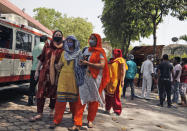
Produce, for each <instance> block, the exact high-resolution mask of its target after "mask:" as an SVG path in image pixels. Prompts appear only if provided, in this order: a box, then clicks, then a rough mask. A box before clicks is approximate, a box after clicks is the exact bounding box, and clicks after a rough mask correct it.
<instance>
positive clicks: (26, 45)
mask: <svg viewBox="0 0 187 131" xmlns="http://www.w3.org/2000/svg"><path fill="white" fill-rule="evenodd" d="M31 46H32V36H31V35H30V34H27V33H24V32H21V31H17V32H16V50H24V51H29V52H31Z"/></svg>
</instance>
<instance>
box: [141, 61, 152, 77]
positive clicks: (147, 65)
mask: <svg viewBox="0 0 187 131" xmlns="http://www.w3.org/2000/svg"><path fill="white" fill-rule="evenodd" d="M153 69H154V68H153V63H152V61H151V60H149V59H147V60H146V61H144V62H143V64H142V66H141V73H143V77H147V78H149V77H151V74H152V73H154V71H153Z"/></svg>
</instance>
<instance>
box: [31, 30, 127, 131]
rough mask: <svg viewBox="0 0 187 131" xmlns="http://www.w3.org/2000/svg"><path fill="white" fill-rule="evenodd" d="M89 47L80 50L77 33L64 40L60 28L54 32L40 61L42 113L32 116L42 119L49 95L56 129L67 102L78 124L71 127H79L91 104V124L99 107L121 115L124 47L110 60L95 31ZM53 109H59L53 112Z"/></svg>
mask: <svg viewBox="0 0 187 131" xmlns="http://www.w3.org/2000/svg"><path fill="white" fill-rule="evenodd" d="M88 43H89V47H85V48H84V49H83V50H81V49H80V43H79V41H78V40H77V39H76V38H75V37H74V36H68V37H67V38H66V39H65V40H63V33H62V32H61V31H59V30H57V31H55V32H54V33H53V38H52V40H51V43H50V44H48V43H46V44H45V46H44V49H43V52H42V54H41V55H40V56H39V57H38V60H39V63H38V66H37V70H36V73H35V79H37V78H38V76H39V83H38V91H37V95H36V98H37V112H38V114H37V115H36V116H34V117H32V118H31V119H30V121H32V122H34V121H37V120H41V118H42V114H43V109H44V104H45V98H50V104H49V107H50V109H51V110H50V117H51V118H53V122H52V123H51V125H50V128H55V127H56V126H57V125H58V124H60V122H61V121H62V118H63V114H64V111H65V109H66V103H67V102H68V103H69V105H70V111H71V113H72V119H73V121H74V126H73V127H71V128H70V129H69V130H73V131H75V130H79V129H80V127H81V126H82V117H83V112H84V109H85V106H86V104H87V106H88V116H87V120H88V127H89V128H92V127H93V121H94V119H95V117H96V113H97V110H98V107H99V106H104V105H105V108H106V111H107V112H109V111H110V108H111V107H113V109H114V112H115V113H116V114H117V115H120V113H121V110H122V107H121V101H120V96H121V92H122V87H123V85H124V77H125V71H126V70H127V67H126V66H125V65H126V63H125V60H124V59H123V58H122V53H121V50H120V49H116V50H114V51H113V56H114V57H113V58H112V59H111V60H110V61H109V63H108V62H107V58H106V54H105V51H104V49H103V48H102V39H101V37H100V35H99V34H95V33H94V34H91V35H90V38H89V40H88ZM53 110H55V112H54V113H53Z"/></svg>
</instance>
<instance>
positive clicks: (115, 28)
mask: <svg viewBox="0 0 187 131" xmlns="http://www.w3.org/2000/svg"><path fill="white" fill-rule="evenodd" d="M103 1H104V9H103V13H102V16H101V21H102V23H103V27H104V33H105V35H106V37H107V39H109V40H110V42H111V44H112V46H113V47H121V48H122V51H123V53H124V49H125V54H127V53H128V48H129V46H130V42H131V41H133V40H138V39H139V38H140V36H142V37H147V36H149V35H150V33H151V32H152V26H151V24H150V22H149V21H148V20H145V19H142V16H141V15H139V14H140V13H139V12H138V11H137V9H138V8H139V7H138V6H139V5H138V4H136V2H135V1H134V0H103Z"/></svg>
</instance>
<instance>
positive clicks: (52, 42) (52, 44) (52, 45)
mask: <svg viewBox="0 0 187 131" xmlns="http://www.w3.org/2000/svg"><path fill="white" fill-rule="evenodd" d="M57 32H60V33H61V34H62V38H63V33H62V31H61V30H56V31H54V33H53V37H52V40H51V43H50V47H51V48H53V49H56V48H57V47H56V46H55V45H54V41H53V39H54V37H55V34H56V33H57Z"/></svg>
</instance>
